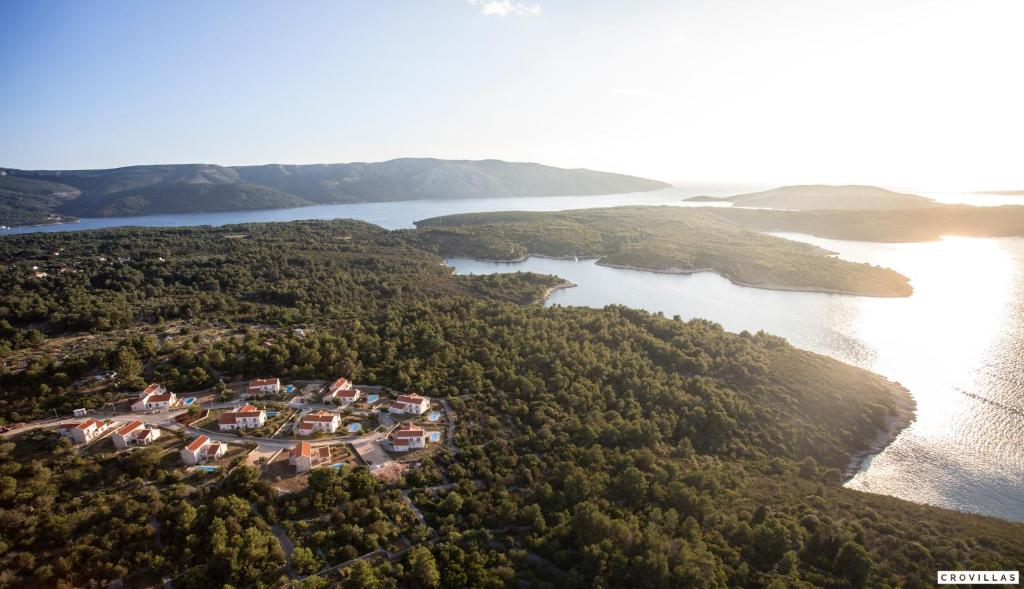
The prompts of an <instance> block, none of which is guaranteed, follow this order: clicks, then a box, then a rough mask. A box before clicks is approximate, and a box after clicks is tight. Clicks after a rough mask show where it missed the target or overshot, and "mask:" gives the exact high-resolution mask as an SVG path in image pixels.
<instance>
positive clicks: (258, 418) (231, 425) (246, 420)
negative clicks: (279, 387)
mask: <svg viewBox="0 0 1024 589" xmlns="http://www.w3.org/2000/svg"><path fill="white" fill-rule="evenodd" d="M265 423H267V412H266V411H264V410H263V409H257V408H255V407H253V406H252V405H242V406H241V407H239V408H238V409H237V410H236V411H226V412H224V413H221V414H220V417H219V418H218V419H217V425H218V426H219V427H220V429H221V430H222V431H231V430H236V429H253V428H257V427H263V425H264V424H265Z"/></svg>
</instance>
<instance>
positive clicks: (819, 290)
mask: <svg viewBox="0 0 1024 589" xmlns="http://www.w3.org/2000/svg"><path fill="white" fill-rule="evenodd" d="M597 265H598V266H606V267H608V268H619V269H620V270H637V271H639V272H654V273H655V274H676V275H686V274H697V273H699V272H712V273H714V274H718V275H719V276H721V277H722V278H725V279H726V280H728V281H729V282H731V283H733V284H735V285H736V286H745V287H747V288H757V289H760V290H778V291H784V292H816V293H820V294H836V295H846V296H854V297H873V298H878V299H902V298H906V297H909V296H910V295H911V294H913V290H911V293H910V294H905V295H899V294H871V293H862V292H853V291H848V290H839V289H829V288H823V287H822V288H818V287H809V286H807V287H805V286H781V285H774V284H750V283H747V282H743V281H740V280H736V279H735V278H733V277H732V276H729V275H728V274H725V273H722V272H719V271H718V270H715V269H714V268H696V269H694V270H683V269H681V268H670V269H668V270H655V269H653V268H643V267H640V266H631V265H627V264H612V263H609V262H605V261H604V260H603V259H601V260H598V261H597Z"/></svg>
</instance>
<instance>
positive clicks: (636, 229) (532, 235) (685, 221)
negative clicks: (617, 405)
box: [411, 206, 912, 296]
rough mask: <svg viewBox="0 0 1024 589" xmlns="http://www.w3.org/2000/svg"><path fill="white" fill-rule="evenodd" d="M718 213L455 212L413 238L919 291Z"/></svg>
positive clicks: (772, 283) (862, 289)
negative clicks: (725, 219) (716, 214)
mask: <svg viewBox="0 0 1024 589" xmlns="http://www.w3.org/2000/svg"><path fill="white" fill-rule="evenodd" d="M714 210H716V209H705V208H701V209H695V208H690V207H672V206H661V207H617V208H606V209H583V210H575V211H558V212H542V213H535V212H496V213H471V214H463V215H449V216H445V217H437V218H433V219H426V220H423V221H419V222H418V223H417V226H418V227H419V230H418V231H416V232H414V233H413V234H412V235H411V239H414V240H415V242H416V243H420V244H423V246H424V247H428V246H432V247H435V248H436V249H437V251H439V252H441V253H443V254H444V255H450V256H467V257H474V258H487V259H497V260H508V259H515V258H520V257H522V256H525V255H528V254H540V255H544V256H555V257H573V256H579V257H600V258H601V259H600V260H599V262H598V263H599V264H605V265H609V266H624V267H632V268H641V269H645V270H655V271H659V272H696V271H700V270H713V271H715V272H718V273H719V274H721V275H723V276H725V277H726V278H729V279H730V280H732V281H733V282H736V283H739V284H744V285H748V286H758V287H763V288H776V289H790V290H813V291H823V292H844V293H853V294H862V295H871V296H908V295H910V293H911V292H912V288H911V287H910V284H909V282H908V280H907V278H906V277H905V276H903V275H901V274H899V273H897V272H896V271H894V270H891V269H888V268H879V267H877V266H872V265H870V264H856V263H853V262H847V261H845V260H840V259H837V258H834V257H832V256H830V255H829V253H828V252H826V251H824V250H822V249H820V248H817V247H814V246H811V245H807V244H803V243H798V242H795V241H792V240H787V239H781V238H778V237H773V236H771V235H764V234H761V233H756V232H754V231H749V230H747V229H743V228H739V227H736V225H735V224H734V223H731V222H723V221H722V220H721V219H720V218H718V217H716V216H714V215H713V214H712V213H711V212H710V211H714Z"/></svg>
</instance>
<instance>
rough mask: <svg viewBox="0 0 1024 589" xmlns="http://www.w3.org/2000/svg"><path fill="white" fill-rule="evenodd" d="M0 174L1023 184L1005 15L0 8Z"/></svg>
mask: <svg viewBox="0 0 1024 589" xmlns="http://www.w3.org/2000/svg"><path fill="white" fill-rule="evenodd" d="M0 20H2V22H4V23H5V26H4V34H3V35H0V68H2V69H0V71H2V72H3V73H2V74H0V166H6V167H12V168H26V169H37V168H49V169H64V168H104V167H115V166H123V165H132V164H149V163H194V162H203V163H217V164H224V165H241V164H262V163H271V162H273V163H319V162H348V161H380V160H387V159H392V158H396V157H439V158H454V159H484V158H499V159H505V160H510V161H536V162H541V163H545V164H550V165H556V166H563V167H572V168H575V167H585V168H591V169H598V170H608V171H616V172H623V173H629V174H636V175H641V176H647V177H653V178H657V179H661V180H666V181H670V182H677V183H683V182H757V183H780V184H783V183H810V182H822V183H866V184H880V185H885V186H890V187H901V188H903V187H916V188H920V189H928V190H981V189H1022V188H1024V165H1022V164H1021V162H1022V161H1024V157H1022V141H1024V106H1022V105H1024V75H1021V69H1022V65H1021V64H1022V63H1024V35H1022V34H1020V26H1021V23H1022V22H1024V1H1022V0H966V1H947V0H899V1H897V2H894V1H892V0H844V1H839V0H773V1H771V2H765V1H764V0H676V1H660V0H646V1H644V0H629V1H627V0H623V1H611V0H585V1H584V0H580V1H576V0H409V1H397V0H396V1H389V0H365V1H346V0H324V1H317V0H305V1H303V2H259V1H256V0H247V1H244V2H240V1H239V2H236V1H230V0H218V1H217V2H209V1H190V0H176V1H175V2H163V1H148V0H125V1H110V0H97V1H95V2H80V1H51V0H32V1H24V2H15V1H13V0H0Z"/></svg>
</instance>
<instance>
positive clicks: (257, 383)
mask: <svg viewBox="0 0 1024 589" xmlns="http://www.w3.org/2000/svg"><path fill="white" fill-rule="evenodd" d="M246 392H247V393H248V394H249V395H250V396H252V395H270V394H275V395H276V394H277V393H280V392H281V379H280V378H257V379H255V380H250V381H249V387H248V388H247V389H246Z"/></svg>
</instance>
